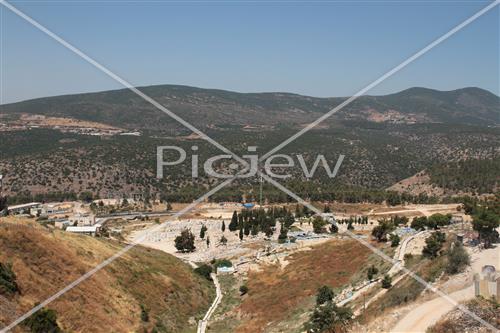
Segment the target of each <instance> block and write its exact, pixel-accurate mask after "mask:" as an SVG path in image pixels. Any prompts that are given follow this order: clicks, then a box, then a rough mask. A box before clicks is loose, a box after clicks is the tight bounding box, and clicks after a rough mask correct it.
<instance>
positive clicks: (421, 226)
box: [410, 216, 427, 231]
mask: <svg viewBox="0 0 500 333" xmlns="http://www.w3.org/2000/svg"><path fill="white" fill-rule="evenodd" d="M426 225H427V217H425V216H419V217H414V218H413V220H412V221H411V224H410V227H412V228H413V229H415V230H417V231H422V230H425V227H426Z"/></svg>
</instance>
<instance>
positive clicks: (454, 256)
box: [446, 242, 470, 274]
mask: <svg viewBox="0 0 500 333" xmlns="http://www.w3.org/2000/svg"><path fill="white" fill-rule="evenodd" d="M447 257H448V263H447V266H446V273H448V274H457V273H460V272H462V271H463V270H464V269H465V267H467V266H469V264H470V257H469V254H468V253H467V251H466V250H465V249H464V247H463V246H462V244H461V243H459V242H455V243H454V244H453V246H452V248H451V249H450V251H449V252H448V254H447Z"/></svg>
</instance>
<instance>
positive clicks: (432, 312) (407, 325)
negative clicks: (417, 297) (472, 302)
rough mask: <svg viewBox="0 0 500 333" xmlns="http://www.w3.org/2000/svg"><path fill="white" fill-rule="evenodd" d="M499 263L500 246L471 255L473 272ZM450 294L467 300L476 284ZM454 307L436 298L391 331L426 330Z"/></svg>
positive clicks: (409, 314)
mask: <svg viewBox="0 0 500 333" xmlns="http://www.w3.org/2000/svg"><path fill="white" fill-rule="evenodd" d="M499 264H500V250H499V249H498V247H497V248H493V249H488V250H483V251H481V252H479V253H473V254H472V255H471V266H472V272H480V271H481V269H482V267H483V266H484V265H493V266H495V267H497V268H498V266H499ZM455 278H457V277H455ZM448 296H449V297H451V298H452V299H453V300H454V301H456V302H462V301H466V300H468V299H471V298H473V297H474V286H473V285H468V286H466V287H465V288H463V289H462V290H459V291H456V292H454V293H451V294H449V295H448ZM454 308H455V306H454V305H453V304H452V303H450V302H449V301H448V300H446V299H444V298H442V297H437V298H434V299H432V300H430V301H428V302H425V303H422V304H421V305H419V306H417V307H416V308H414V309H413V310H411V311H410V312H409V313H407V314H406V315H405V316H404V317H403V318H401V319H400V320H399V322H398V323H397V324H396V326H394V328H393V329H392V330H391V332H393V333H399V332H404V333H408V332H425V331H426V330H427V329H428V328H429V327H430V326H432V325H434V324H435V323H437V322H438V321H439V319H440V318H441V317H442V316H444V315H445V314H446V313H448V312H449V311H451V310H453V309H454Z"/></svg>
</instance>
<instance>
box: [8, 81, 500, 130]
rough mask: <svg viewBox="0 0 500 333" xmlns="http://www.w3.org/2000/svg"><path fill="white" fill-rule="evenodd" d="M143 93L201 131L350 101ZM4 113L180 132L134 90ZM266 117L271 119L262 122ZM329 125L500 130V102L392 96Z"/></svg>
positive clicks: (313, 113) (471, 90)
mask: <svg viewBox="0 0 500 333" xmlns="http://www.w3.org/2000/svg"><path fill="white" fill-rule="evenodd" d="M138 89H139V90H140V91H142V92H144V93H145V94H147V95H149V96H150V97H152V98H153V99H155V100H157V101H158V102H159V103H161V104H162V105H164V106H165V107H167V108H169V109H170V110H171V111H172V112H174V113H176V114H178V115H179V116H182V117H183V118H185V119H186V120H187V121H189V122H192V123H193V124H194V125H198V126H201V127H214V126H215V127H217V126H220V125H226V124H231V125H242V126H244V125H271V126H276V125H283V124H286V125H290V126H300V125H303V124H305V123H309V122H311V121H313V120H315V119H316V118H317V117H320V116H321V115H323V114H324V113H326V112H328V111H330V110H331V109H332V108H334V107H335V106H337V105H339V104H340V103H342V102H343V101H344V100H345V99H346V98H347V97H312V96H305V95H300V94H295V93H287V92H261V93H240V92H232V91H228V90H222V89H204V88H198V87H191V86H185V85H153V86H143V87H138ZM0 113H4V114H19V113H28V114H41V115H46V116H59V117H69V118H75V119H80V120H86V121H97V122H103V123H105V124H108V125H113V126H121V127H125V128H129V129H143V130H144V129H147V130H160V129H162V128H179V127H180V125H178V124H176V122H175V121H173V120H172V119H170V118H169V117H167V116H165V115H164V114H163V113H162V112H160V111H159V110H157V109H156V108H155V107H154V106H152V105H150V104H149V103H147V102H146V101H144V100H142V99H141V98H140V97H139V96H137V95H135V94H134V93H133V92H131V91H130V90H128V89H118V90H109V91H103V92H91V93H82V94H69V95H61V96H52V97H43V98H37V99H31V100H26V101H22V102H16V103H11V104H4V105H2V106H1V111H0ZM263 114H264V115H265V117H262V115H263ZM137 116H139V117H137ZM138 118H140V119H138ZM331 120H362V121H370V122H392V123H439V122H450V123H461V124H471V125H482V126H490V125H493V126H498V125H499V123H500V97H498V96H497V95H495V94H493V93H491V92H489V91H487V90H484V89H481V88H477V87H466V88H461V89H455V90H450V91H440V90H435V89H430V88H423V87H412V88H408V89H405V90H402V91H400V92H397V93H393V94H388V95H381V96H374V95H363V96H361V97H359V98H358V99H357V100H355V101H353V102H352V103H351V104H350V105H348V106H347V107H345V108H344V109H343V110H341V111H340V112H338V114H336V115H335V116H334V117H332V119H331Z"/></svg>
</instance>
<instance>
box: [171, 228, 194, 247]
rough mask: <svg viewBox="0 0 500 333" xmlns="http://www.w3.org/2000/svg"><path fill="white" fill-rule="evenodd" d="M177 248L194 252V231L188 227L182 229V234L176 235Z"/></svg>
mask: <svg viewBox="0 0 500 333" xmlns="http://www.w3.org/2000/svg"><path fill="white" fill-rule="evenodd" d="M175 248H176V249H177V250H179V251H181V252H193V251H194V250H195V249H196V247H195V246H194V235H193V233H192V232H191V231H190V230H188V229H184V230H182V231H181V234H180V235H179V236H177V237H175Z"/></svg>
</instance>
